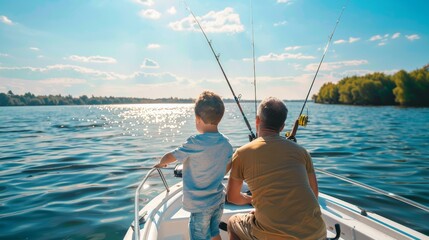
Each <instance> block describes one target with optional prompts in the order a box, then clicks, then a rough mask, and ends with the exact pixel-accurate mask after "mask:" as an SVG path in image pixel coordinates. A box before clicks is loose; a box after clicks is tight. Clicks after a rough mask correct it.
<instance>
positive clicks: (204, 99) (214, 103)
mask: <svg viewBox="0 0 429 240" xmlns="http://www.w3.org/2000/svg"><path fill="white" fill-rule="evenodd" d="M224 112H225V106H224V105H223V101H222V99H221V98H220V97H219V95H217V94H215V93H213V92H210V91H204V92H202V93H201V94H200V95H199V96H198V98H197V100H196V101H195V115H196V116H198V117H200V118H201V119H202V120H203V122H204V123H205V124H213V125H217V124H219V122H220V120H221V119H222V117H223V113H224Z"/></svg>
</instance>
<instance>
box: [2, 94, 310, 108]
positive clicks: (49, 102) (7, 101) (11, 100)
mask: <svg viewBox="0 0 429 240" xmlns="http://www.w3.org/2000/svg"><path fill="white" fill-rule="evenodd" d="M194 101H195V99H193V98H177V97H170V98H155V99H151V98H132V97H113V96H110V97H95V96H91V97H88V96H86V95H83V96H80V97H73V96H71V95H67V96H62V95H39V96H36V95H34V94H32V93H30V92H28V93H25V94H24V95H16V94H14V93H13V92H12V91H8V92H7V93H0V106H67V105H111V104H153V103H161V104H162V103H194ZM223 101H224V102H225V103H231V102H235V100H234V99H231V98H226V99H223ZM254 101H255V100H247V99H242V100H240V102H243V103H245V102H254ZM260 101H261V100H257V102H260ZM283 101H285V102H303V101H304V100H283Z"/></svg>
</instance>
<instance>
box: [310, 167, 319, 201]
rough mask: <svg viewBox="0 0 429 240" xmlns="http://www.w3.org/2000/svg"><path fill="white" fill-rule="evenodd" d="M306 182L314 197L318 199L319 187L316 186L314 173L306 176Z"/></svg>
mask: <svg viewBox="0 0 429 240" xmlns="http://www.w3.org/2000/svg"><path fill="white" fill-rule="evenodd" d="M308 181H309V182H310V187H311V189H312V190H313V193H314V195H315V196H316V198H318V197H319V186H318V185H317V179H316V174H315V173H309V174H308Z"/></svg>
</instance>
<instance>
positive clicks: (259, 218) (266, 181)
mask: <svg viewBox="0 0 429 240" xmlns="http://www.w3.org/2000/svg"><path fill="white" fill-rule="evenodd" d="M232 169H233V170H232V172H231V177H232V178H238V179H242V180H245V181H246V182H247V184H248V185H249V189H250V190H251V191H252V194H253V196H252V197H253V201H252V203H253V205H254V207H255V209H256V211H255V218H256V221H255V223H254V226H253V228H252V229H253V233H254V235H255V236H256V237H258V239H276V238H278V239H285V238H292V239H293V238H298V239H318V238H320V237H323V236H325V234H326V230H325V225H324V222H323V220H322V218H321V212H320V208H319V205H318V202H317V199H316V197H315V195H314V193H313V191H312V189H311V187H310V184H309V181H308V175H307V173H314V168H313V165H312V162H311V158H310V156H309V154H308V153H307V151H306V150H305V149H303V148H302V147H300V146H298V145H297V144H295V143H293V142H291V141H289V140H286V139H284V138H282V137H280V136H278V135H272V136H266V137H260V138H258V139H256V140H254V141H253V142H251V143H249V144H246V145H245V146H243V147H241V148H239V149H238V150H237V152H236V153H235V155H234V158H233V168H232Z"/></svg>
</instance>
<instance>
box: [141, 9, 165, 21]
mask: <svg viewBox="0 0 429 240" xmlns="http://www.w3.org/2000/svg"><path fill="white" fill-rule="evenodd" d="M140 16H142V17H144V18H149V19H153V20H155V19H159V18H160V17H161V13H160V12H158V11H156V10H155V9H145V10H141V11H140Z"/></svg>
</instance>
